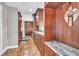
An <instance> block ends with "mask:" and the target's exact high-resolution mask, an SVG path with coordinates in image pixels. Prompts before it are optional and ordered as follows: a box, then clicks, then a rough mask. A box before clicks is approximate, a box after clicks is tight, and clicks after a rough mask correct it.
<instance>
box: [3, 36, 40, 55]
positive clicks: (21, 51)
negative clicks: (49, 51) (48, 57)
mask: <svg viewBox="0 0 79 59" xmlns="http://www.w3.org/2000/svg"><path fill="white" fill-rule="evenodd" d="M2 56H40V52H39V50H38V48H37V47H36V45H35V43H34V42H33V39H32V37H31V36H29V39H28V41H22V42H21V43H20V45H19V47H18V48H13V49H8V50H7V51H6V52H5V53H4V54H3V55H2Z"/></svg>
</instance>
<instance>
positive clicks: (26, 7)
mask: <svg viewBox="0 0 79 59" xmlns="http://www.w3.org/2000/svg"><path fill="white" fill-rule="evenodd" d="M5 4H6V5H7V6H9V7H15V8H18V10H20V11H21V12H24V13H26V14H33V13H34V12H35V11H36V9H37V8H43V6H44V2H5Z"/></svg>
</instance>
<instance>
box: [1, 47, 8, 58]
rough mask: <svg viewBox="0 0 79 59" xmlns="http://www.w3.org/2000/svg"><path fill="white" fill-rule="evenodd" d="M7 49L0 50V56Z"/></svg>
mask: <svg viewBox="0 0 79 59" xmlns="http://www.w3.org/2000/svg"><path fill="white" fill-rule="evenodd" d="M7 50H8V49H7V47H6V48H5V49H2V50H1V51H0V56H1V55H2V54H3V53H4V52H6V51H7Z"/></svg>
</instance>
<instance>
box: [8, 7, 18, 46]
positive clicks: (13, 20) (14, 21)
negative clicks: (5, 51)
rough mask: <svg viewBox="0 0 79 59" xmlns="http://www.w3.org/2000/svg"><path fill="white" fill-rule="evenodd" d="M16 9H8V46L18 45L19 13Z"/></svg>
mask: <svg viewBox="0 0 79 59" xmlns="http://www.w3.org/2000/svg"><path fill="white" fill-rule="evenodd" d="M17 12H18V11H17V9H16V8H12V7H8V21H7V29H8V34H7V35H8V46H16V45H18V13H17Z"/></svg>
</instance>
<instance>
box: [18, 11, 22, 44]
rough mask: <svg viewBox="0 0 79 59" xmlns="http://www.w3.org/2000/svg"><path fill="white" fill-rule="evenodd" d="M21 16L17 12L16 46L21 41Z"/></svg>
mask: <svg viewBox="0 0 79 59" xmlns="http://www.w3.org/2000/svg"><path fill="white" fill-rule="evenodd" d="M21 17H22V15H21V13H20V12H18V45H19V44H20V42H21V40H22V31H21V22H22V19H21Z"/></svg>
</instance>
